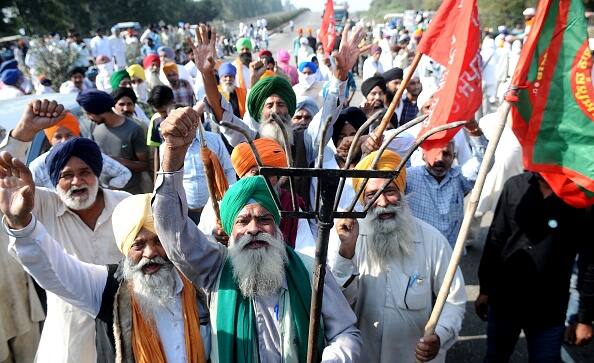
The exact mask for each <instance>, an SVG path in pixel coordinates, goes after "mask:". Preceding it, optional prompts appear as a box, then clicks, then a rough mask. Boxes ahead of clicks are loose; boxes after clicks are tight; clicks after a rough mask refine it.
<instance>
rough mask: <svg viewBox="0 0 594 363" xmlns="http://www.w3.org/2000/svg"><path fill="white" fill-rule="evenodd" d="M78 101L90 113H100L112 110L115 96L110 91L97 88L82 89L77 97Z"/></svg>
mask: <svg viewBox="0 0 594 363" xmlns="http://www.w3.org/2000/svg"><path fill="white" fill-rule="evenodd" d="M76 102H78V104H79V105H80V107H82V108H83V109H84V110H85V111H87V112H88V113H92V114H95V115H100V114H102V113H105V112H109V111H111V108H112V107H113V105H114V102H113V98H112V97H111V96H110V95H109V93H106V92H103V91H99V90H96V89H89V90H86V91H82V92H81V93H79V94H78V96H77V97H76Z"/></svg>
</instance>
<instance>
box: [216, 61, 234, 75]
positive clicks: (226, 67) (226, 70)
mask: <svg viewBox="0 0 594 363" xmlns="http://www.w3.org/2000/svg"><path fill="white" fill-rule="evenodd" d="M236 74H237V68H235V66H234V65H233V64H231V63H229V62H226V63H223V64H221V66H220V67H219V77H223V76H233V77H235V75H236Z"/></svg>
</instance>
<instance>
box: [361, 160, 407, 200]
mask: <svg viewBox="0 0 594 363" xmlns="http://www.w3.org/2000/svg"><path fill="white" fill-rule="evenodd" d="M376 155H377V151H374V152H372V153H371V154H369V155H367V156H366V157H364V158H363V159H361V161H359V162H358V163H357V166H355V169H357V170H369V169H371V164H372V163H373V160H374V159H375V156H376ZM400 160H401V158H400V155H398V154H396V153H395V152H393V151H390V150H386V151H384V153H383V154H382V156H381V157H380V159H379V161H378V163H377V165H376V167H375V170H385V171H392V170H395V169H396V167H397V166H398V165H399V164H400ZM363 180H365V179H363V178H353V188H355V191H359V188H360V186H361V184H362V183H363ZM394 184H396V187H398V190H399V191H400V192H401V193H404V189H405V188H406V168H404V167H403V168H402V170H401V171H400V174H399V175H398V177H397V178H396V179H394ZM363 194H364V193H363ZM363 194H361V198H360V200H361V201H362V200H363Z"/></svg>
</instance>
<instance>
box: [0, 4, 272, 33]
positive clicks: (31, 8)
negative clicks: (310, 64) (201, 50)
mask: <svg viewBox="0 0 594 363" xmlns="http://www.w3.org/2000/svg"><path fill="white" fill-rule="evenodd" d="M0 9H2V14H0V15H2V16H3V21H0V34H1V35H13V34H17V33H18V31H19V29H24V30H25V32H26V34H27V35H32V34H37V35H39V34H48V33H52V32H59V33H62V34H63V33H65V32H66V31H67V30H68V29H76V30H77V31H79V32H80V33H81V34H83V36H84V35H88V34H91V33H92V32H93V31H94V30H95V29H96V28H99V27H101V28H103V29H105V30H108V29H109V28H110V27H111V26H112V25H114V24H116V23H118V22H125V21H137V22H139V23H140V24H142V25H143V26H145V25H148V24H152V23H158V22H160V21H163V22H165V23H166V24H177V23H178V22H180V21H183V22H189V23H192V24H196V23H198V22H207V21H211V20H214V19H224V20H227V21H231V20H236V19H241V18H246V17H254V16H259V15H263V14H268V13H273V12H279V11H282V10H283V4H282V1H281V0H268V1H260V0H200V1H194V0H167V1H163V0H126V1H113V0H76V1H72V0H0Z"/></svg>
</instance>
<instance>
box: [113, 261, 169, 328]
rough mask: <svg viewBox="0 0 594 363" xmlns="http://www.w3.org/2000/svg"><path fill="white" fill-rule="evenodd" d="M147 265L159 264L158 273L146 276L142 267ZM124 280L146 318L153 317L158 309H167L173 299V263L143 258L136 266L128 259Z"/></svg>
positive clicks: (125, 263) (125, 264)
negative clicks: (129, 285) (130, 287)
mask: <svg viewBox="0 0 594 363" xmlns="http://www.w3.org/2000/svg"><path fill="white" fill-rule="evenodd" d="M149 263H158V264H161V265H162V266H161V268H160V269H159V271H157V272H155V273H154V274H152V275H147V274H145V273H144V272H143V271H142V267H143V266H145V265H147V264H149ZM123 273H124V280H126V282H128V283H129V284H131V286H132V289H133V291H134V294H135V297H136V301H138V305H140V309H141V310H142V313H143V315H144V316H146V317H149V318H151V317H153V316H154V314H155V312H156V311H158V309H160V308H163V307H168V306H170V305H171V303H172V302H173V301H174V297H175V290H174V289H175V269H174V268H173V263H172V262H171V261H167V260H166V259H164V258H163V257H160V256H158V257H155V258H153V259H148V258H145V257H143V258H142V259H141V260H140V261H139V262H138V263H137V264H134V262H132V261H131V260H130V258H126V260H125V261H124V270H123ZM150 320H152V319H150Z"/></svg>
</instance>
